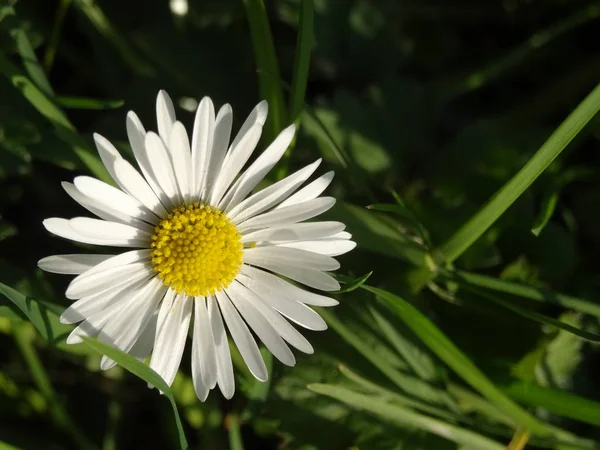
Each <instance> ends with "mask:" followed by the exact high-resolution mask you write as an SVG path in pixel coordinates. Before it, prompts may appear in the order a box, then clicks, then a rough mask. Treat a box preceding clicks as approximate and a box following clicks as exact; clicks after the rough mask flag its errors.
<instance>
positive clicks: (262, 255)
mask: <svg viewBox="0 0 600 450" xmlns="http://www.w3.org/2000/svg"><path fill="white" fill-rule="evenodd" d="M244 262H245V263H249V264H252V265H254V266H259V267H267V268H269V267H271V266H277V265H279V264H281V265H293V266H296V267H303V268H307V269H315V270H336V269H339V268H340V263H339V262H337V261H336V260H335V259H333V258H332V257H330V256H325V255H319V254H318V253H313V252H307V251H306V250H299V249H296V248H288V247H276V246H271V247H255V248H246V249H244Z"/></svg>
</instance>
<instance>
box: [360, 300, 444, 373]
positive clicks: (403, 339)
mask: <svg viewBox="0 0 600 450" xmlns="http://www.w3.org/2000/svg"><path fill="white" fill-rule="evenodd" d="M370 310H371V314H373V317H375V321H376V322H377V325H378V326H379V330H380V331H381V332H382V333H383V334H384V335H385V337H386V338H387V339H388V341H389V342H390V344H392V345H393V346H394V348H395V349H396V351H397V352H398V353H399V354H400V355H402V358H404V360H405V361H406V362H407V363H408V365H409V366H410V367H411V369H412V370H413V371H414V372H415V373H416V374H417V375H418V376H419V378H422V379H424V380H427V381H433V380H435V379H436V378H437V372H436V368H435V363H434V362H433V360H432V359H431V357H430V356H429V355H428V354H427V353H426V352H425V351H423V349H421V348H419V346H418V345H416V344H415V342H413V339H414V338H413V336H414V335H413V333H412V332H411V331H410V330H403V331H405V333H400V330H398V329H397V328H395V327H394V326H393V325H392V324H391V323H390V322H389V321H388V320H387V319H386V318H385V317H384V316H383V315H381V314H379V312H377V310H376V309H375V308H370ZM406 331H407V332H408V333H406ZM407 335H408V336H407Z"/></svg>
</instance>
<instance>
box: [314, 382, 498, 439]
mask: <svg viewBox="0 0 600 450" xmlns="http://www.w3.org/2000/svg"><path fill="white" fill-rule="evenodd" d="M308 388H309V389H310V390H311V391H313V392H316V393H317V394H322V395H326V396H328V397H331V398H334V399H336V400H338V401H340V402H342V403H345V404H346V405H349V406H351V407H353V408H355V409H358V410H361V411H363V410H364V411H369V412H371V413H373V414H376V415H377V416H379V417H382V418H383V419H386V420H389V421H391V422H393V423H396V424H398V425H400V426H402V427H408V428H409V429H410V428H417V429H420V430H424V431H426V432H428V433H432V434H435V435H437V436H441V437H443V438H445V439H448V440H450V441H452V442H456V443H457V444H462V445H465V446H468V447H469V448H476V449H478V450H504V449H505V447H504V445H502V444H500V443H498V442H496V441H493V440H492V439H489V438H487V437H485V436H482V435H481V434H478V433H475V432H473V431H470V430H466V429H463V428H460V427H458V426H456V425H452V424H449V423H446V422H443V421H441V420H437V419H433V418H431V417H428V416H424V415H422V414H419V413H416V412H414V411H411V410H410V409H407V408H403V407H401V406H399V405H391V404H389V403H387V402H386V401H384V400H383V399H382V398H378V397H375V396H372V395H363V394H358V393H356V392H353V391H351V390H350V389H346V388H343V387H340V386H332V385H328V384H310V385H308Z"/></svg>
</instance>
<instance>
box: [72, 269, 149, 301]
mask: <svg viewBox="0 0 600 450" xmlns="http://www.w3.org/2000/svg"><path fill="white" fill-rule="evenodd" d="M151 276H153V272H152V268H151V266H150V265H149V264H148V263H147V262H137V263H133V264H129V265H127V266H117V267H111V268H110V269H106V270H102V271H100V272H97V273H94V274H91V275H89V276H86V277H83V278H82V277H77V278H75V279H74V280H73V281H71V283H70V284H69V287H68V288H67V291H66V293H65V295H66V296H67V298H70V299H76V298H81V297H85V296H86V295H92V294H95V293H97V292H100V291H103V290H108V289H110V288H111V287H112V286H119V285H120V284H121V283H133V282H136V281H139V280H143V279H145V278H146V279H147V278H150V277H151Z"/></svg>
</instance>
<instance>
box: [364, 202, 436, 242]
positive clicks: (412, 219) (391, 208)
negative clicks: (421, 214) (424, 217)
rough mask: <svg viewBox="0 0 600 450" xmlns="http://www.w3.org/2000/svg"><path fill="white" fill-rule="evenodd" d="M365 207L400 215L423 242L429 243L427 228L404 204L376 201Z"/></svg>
mask: <svg viewBox="0 0 600 450" xmlns="http://www.w3.org/2000/svg"><path fill="white" fill-rule="evenodd" d="M367 209H371V210H373V211H384V212H391V213H394V214H396V215H398V216H399V217H402V218H403V219H405V220H406V221H408V223H409V224H410V225H412V226H413V227H414V229H415V231H416V232H417V233H418V234H419V237H420V238H421V239H422V240H423V242H425V243H426V244H429V233H427V230H425V228H424V227H423V224H421V222H420V221H419V219H417V217H416V216H415V215H414V214H413V213H412V211H410V210H409V209H408V208H407V207H406V206H404V205H401V204H397V205H394V204H384V203H377V204H375V205H369V206H367Z"/></svg>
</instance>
